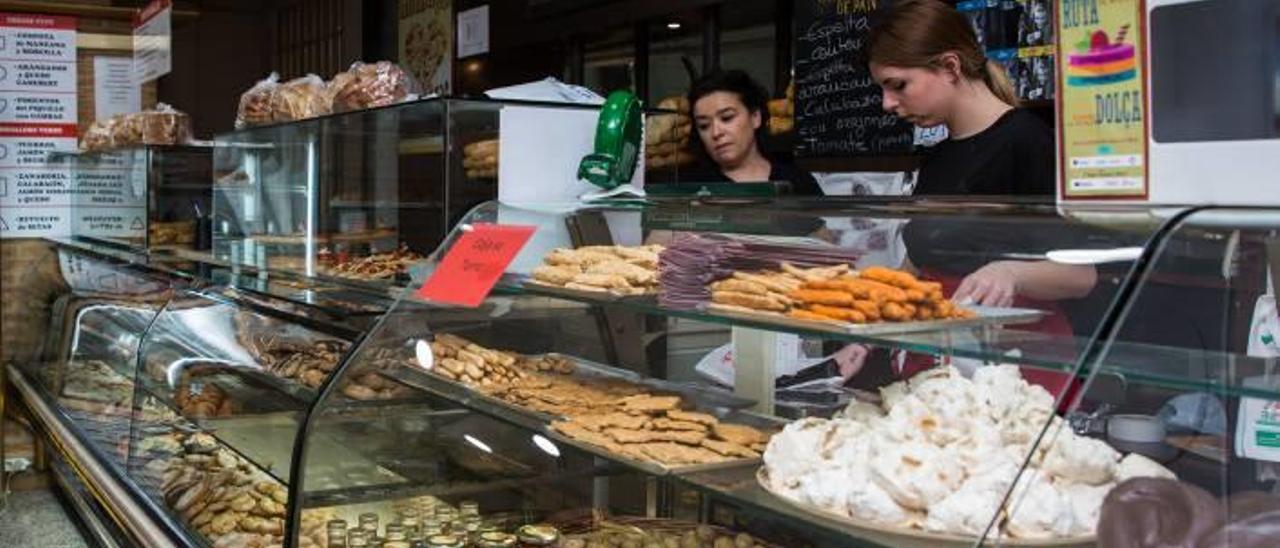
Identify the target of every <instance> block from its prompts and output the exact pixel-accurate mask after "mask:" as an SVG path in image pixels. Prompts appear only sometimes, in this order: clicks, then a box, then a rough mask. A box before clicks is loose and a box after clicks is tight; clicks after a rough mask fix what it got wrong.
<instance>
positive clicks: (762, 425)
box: [547, 394, 783, 475]
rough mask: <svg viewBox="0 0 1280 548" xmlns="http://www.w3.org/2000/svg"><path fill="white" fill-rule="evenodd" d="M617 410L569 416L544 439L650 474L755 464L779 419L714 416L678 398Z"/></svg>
mask: <svg viewBox="0 0 1280 548" xmlns="http://www.w3.org/2000/svg"><path fill="white" fill-rule="evenodd" d="M616 407H617V409H616V410H614V411H610V412H597V413H594V414H582V415H575V416H571V417H568V418H566V419H564V420H560V421H555V422H552V423H551V424H550V425H548V426H547V435H548V436H549V437H551V438H553V439H555V440H557V441H560V442H561V443H567V444H569V445H572V446H574V447H577V448H578V449H580V450H583V451H586V452H589V453H594V454H597V455H601V456H604V457H606V458H609V459H612V460H616V461H619V462H622V463H624V464H627V465H628V466H630V467H632V468H636V469H640V470H644V471H646V472H648V473H650V474H654V475H666V474H683V473H694V472H705V471H709V470H717V469H720V468H724V467H730V466H739V465H742V464H749V463H753V462H760V456H761V454H762V453H763V452H764V449H765V446H766V444H767V443H768V441H769V437H770V436H771V435H772V433H773V432H775V431H777V430H778V429H780V428H781V426H782V424H783V423H782V421H780V420H778V419H776V418H773V417H766V416H762V415H756V414H753V413H748V412H742V411H730V412H727V413H724V414H722V415H719V416H718V415H717V414H715V413H712V412H710V411H706V410H699V409H698V408H693V407H692V406H690V405H689V403H688V402H686V401H684V400H683V399H681V398H680V397H679V396H672V395H655V394H637V395H635V396H628V397H626V398H621V399H620V400H618V405H617V406H616Z"/></svg>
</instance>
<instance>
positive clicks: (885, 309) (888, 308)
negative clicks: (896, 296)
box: [880, 302, 912, 322]
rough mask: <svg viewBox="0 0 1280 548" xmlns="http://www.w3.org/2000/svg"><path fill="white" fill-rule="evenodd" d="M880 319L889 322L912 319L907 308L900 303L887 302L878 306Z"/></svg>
mask: <svg viewBox="0 0 1280 548" xmlns="http://www.w3.org/2000/svg"><path fill="white" fill-rule="evenodd" d="M880 317H881V318H882V319H884V320H886V321H890V322H904V321H907V320H910V319H911V318H912V315H911V314H908V313H907V307H906V306H905V305H903V304H901V303H893V302H887V303H884V304H883V305H881V306H880Z"/></svg>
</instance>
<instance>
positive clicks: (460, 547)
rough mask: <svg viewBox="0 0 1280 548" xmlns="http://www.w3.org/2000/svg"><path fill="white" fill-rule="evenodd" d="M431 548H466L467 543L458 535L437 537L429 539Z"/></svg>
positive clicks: (428, 543)
mask: <svg viewBox="0 0 1280 548" xmlns="http://www.w3.org/2000/svg"><path fill="white" fill-rule="evenodd" d="M427 546H429V547H430V548H464V547H465V546H466V543H465V542H464V541H463V540H462V538H461V537H458V536H457V535H436V536H434V537H431V538H428V539H427Z"/></svg>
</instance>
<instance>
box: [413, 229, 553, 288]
mask: <svg viewBox="0 0 1280 548" xmlns="http://www.w3.org/2000/svg"><path fill="white" fill-rule="evenodd" d="M536 229H537V227H533V226H517V225H495V224H487V223H476V224H472V225H471V230H470V231H467V232H465V233H463V234H462V236H461V237H459V238H458V241H457V242H455V243H454V244H453V247H452V248H451V249H449V253H448V254H446V255H445V256H444V259H443V260H441V261H440V266H439V267H438V268H436V271H435V273H433V274H432V275H431V278H429V279H427V283H424V284H422V287H421V288H420V289H418V293H417V296H418V297H420V298H423V299H426V300H430V301H436V302H441V303H448V304H456V305H461V306H468V307H475V306H478V305H479V304H480V302H481V301H483V300H484V298H485V297H486V296H488V295H489V291H491V290H493V286H494V284H496V283H498V278H500V277H502V273H503V272H506V270H507V265H509V264H511V261H512V260H513V259H515V258H516V254H517V253H519V252H520V249H521V248H523V247H524V245H525V244H526V243H528V241H529V238H530V237H532V236H533V231H534V230H536Z"/></svg>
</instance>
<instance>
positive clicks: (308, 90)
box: [235, 61, 417, 128]
mask: <svg viewBox="0 0 1280 548" xmlns="http://www.w3.org/2000/svg"><path fill="white" fill-rule="evenodd" d="M416 93H417V84H416V83H414V81H413V79H412V78H410V77H409V75H408V74H406V73H405V72H404V71H403V70H401V69H400V67H398V66H396V65H395V64H394V63H391V62H389V61H378V62H376V63H361V62H357V63H355V64H353V65H351V68H349V69H347V70H346V71H344V72H339V73H338V74H336V75H334V77H333V78H332V79H331V80H329V81H328V82H325V81H324V80H323V79H321V78H320V77H319V76H316V75H314V74H308V75H306V76H303V77H300V78H295V79H293V80H289V81H288V82H283V83H281V82H280V75H279V74H277V73H274V72H273V73H271V74H270V75H269V76H267V77H266V78H265V79H263V80H260V81H258V82H257V83H256V84H254V85H253V87H251V88H249V89H248V90H247V91H245V92H244V93H242V94H241V95H240V104H239V107H238V108H237V109H236V123H235V126H236V127H237V128H242V127H248V126H257V125H264V124H270V123H276V122H290V121H295V120H305V119H308V118H314V117H317V116H323V115H325V114H329V113H330V112H347V111H352V110H362V109H367V108H376V107H381V106H386V105H390V104H394V103H398V102H401V101H404V100H407V99H409V98H411V97H412V96H413V95H414V94H416Z"/></svg>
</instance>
